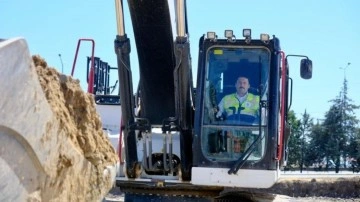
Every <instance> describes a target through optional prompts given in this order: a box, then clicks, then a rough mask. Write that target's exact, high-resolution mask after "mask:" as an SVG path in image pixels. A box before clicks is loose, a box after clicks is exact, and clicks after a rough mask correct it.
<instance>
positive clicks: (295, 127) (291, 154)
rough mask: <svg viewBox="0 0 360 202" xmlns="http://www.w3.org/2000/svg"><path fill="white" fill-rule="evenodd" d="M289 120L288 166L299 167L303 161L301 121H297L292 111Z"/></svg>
mask: <svg viewBox="0 0 360 202" xmlns="http://www.w3.org/2000/svg"><path fill="white" fill-rule="evenodd" d="M287 118H288V123H289V125H290V131H291V132H290V137H289V143H288V165H294V166H298V165H299V160H300V159H301V139H300V137H301V133H300V120H298V119H296V116H295V113H294V111H292V110H291V111H289V113H288V116H287Z"/></svg>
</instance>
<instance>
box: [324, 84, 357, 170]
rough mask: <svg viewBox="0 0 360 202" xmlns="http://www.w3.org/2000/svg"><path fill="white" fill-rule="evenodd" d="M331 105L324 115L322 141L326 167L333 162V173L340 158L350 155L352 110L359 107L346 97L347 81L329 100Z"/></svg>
mask: <svg viewBox="0 0 360 202" xmlns="http://www.w3.org/2000/svg"><path fill="white" fill-rule="evenodd" d="M330 102H332V103H333V104H332V105H331V106H330V110H329V111H328V112H326V114H325V121H324V124H323V125H324V128H325V130H324V135H325V136H324V137H325V138H326V139H324V140H325V141H324V142H325V146H326V148H325V152H326V156H325V157H326V159H327V167H328V165H329V160H330V159H331V160H334V161H335V172H338V171H339V167H340V157H343V158H344V159H345V158H346V157H347V156H349V154H350V152H351V151H350V150H352V149H351V147H350V143H351V142H352V141H354V137H355V134H356V126H357V124H358V122H359V121H358V120H357V119H356V116H355V113H354V110H355V109H358V108H359V106H357V105H354V104H352V100H351V99H350V98H348V97H347V80H346V78H344V83H343V88H342V90H341V92H340V94H339V96H337V97H336V98H335V99H333V100H331V101H330Z"/></svg>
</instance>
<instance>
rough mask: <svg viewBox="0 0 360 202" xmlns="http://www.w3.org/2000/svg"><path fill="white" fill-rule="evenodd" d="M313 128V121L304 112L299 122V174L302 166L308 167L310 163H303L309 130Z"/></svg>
mask: <svg viewBox="0 0 360 202" xmlns="http://www.w3.org/2000/svg"><path fill="white" fill-rule="evenodd" d="M312 126H313V119H312V118H311V117H310V115H309V114H308V113H306V110H305V112H304V114H303V115H302V119H301V121H300V127H299V132H300V135H301V140H300V141H301V162H300V172H302V170H303V167H304V164H305V166H308V165H309V164H310V162H307V161H305V151H307V150H308V140H309V135H310V133H311V128H312Z"/></svg>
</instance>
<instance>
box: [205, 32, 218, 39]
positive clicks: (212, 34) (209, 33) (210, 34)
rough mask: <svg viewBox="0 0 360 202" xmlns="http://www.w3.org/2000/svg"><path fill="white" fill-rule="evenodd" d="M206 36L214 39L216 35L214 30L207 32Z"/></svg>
mask: <svg viewBox="0 0 360 202" xmlns="http://www.w3.org/2000/svg"><path fill="white" fill-rule="evenodd" d="M206 38H208V39H211V40H215V39H216V38H217V36H216V33H215V32H207V34H206Z"/></svg>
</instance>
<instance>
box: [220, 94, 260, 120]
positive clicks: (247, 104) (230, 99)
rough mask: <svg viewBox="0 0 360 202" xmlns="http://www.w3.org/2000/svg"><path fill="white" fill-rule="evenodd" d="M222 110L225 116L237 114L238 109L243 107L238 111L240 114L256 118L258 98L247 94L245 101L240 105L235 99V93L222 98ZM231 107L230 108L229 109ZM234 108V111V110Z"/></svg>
mask: <svg viewBox="0 0 360 202" xmlns="http://www.w3.org/2000/svg"><path fill="white" fill-rule="evenodd" d="M223 99H224V102H223V104H224V106H223V107H224V110H225V112H226V114H227V116H230V115H233V114H237V113H238V110H239V107H243V108H244V109H242V110H241V111H240V114H245V115H250V116H256V115H258V114H259V112H258V111H259V101H260V98H259V96H256V95H254V94H251V93H248V94H247V96H246V99H245V100H244V101H243V102H242V103H240V101H239V99H238V98H237V95H236V93H233V94H230V95H227V96H225V97H224V98H223ZM231 107H232V108H231ZM234 107H235V110H234Z"/></svg>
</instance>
